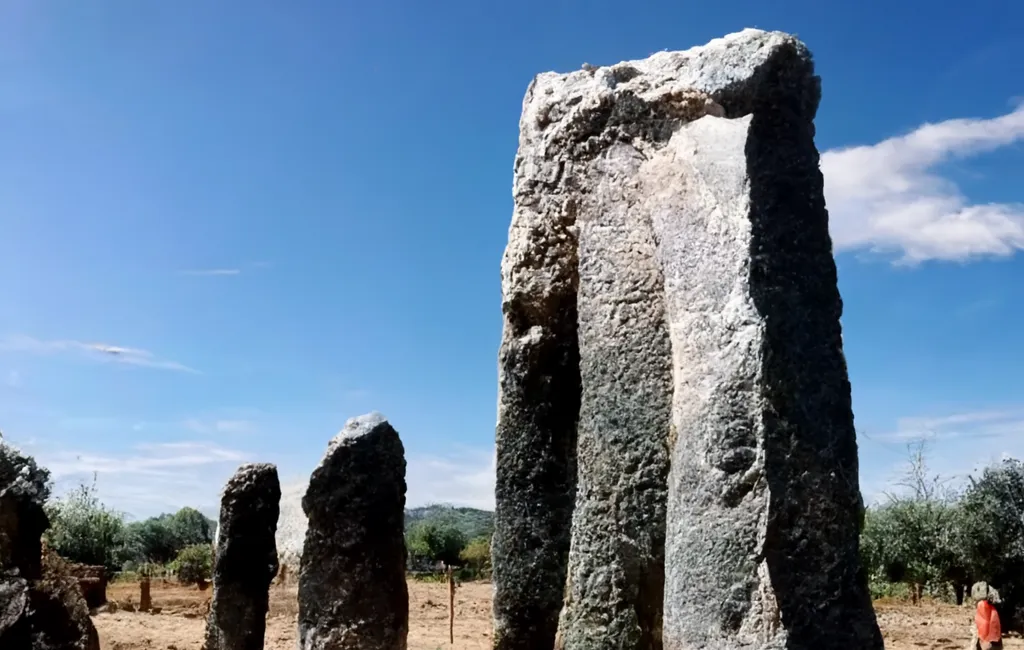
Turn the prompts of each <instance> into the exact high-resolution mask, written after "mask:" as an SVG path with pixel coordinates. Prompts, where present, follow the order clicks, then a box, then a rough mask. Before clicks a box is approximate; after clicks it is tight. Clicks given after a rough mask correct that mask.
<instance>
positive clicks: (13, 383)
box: [4, 370, 21, 388]
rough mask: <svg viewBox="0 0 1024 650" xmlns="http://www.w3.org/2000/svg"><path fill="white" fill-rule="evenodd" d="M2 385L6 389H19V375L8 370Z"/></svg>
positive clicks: (14, 371) (15, 371)
mask: <svg viewBox="0 0 1024 650" xmlns="http://www.w3.org/2000/svg"><path fill="white" fill-rule="evenodd" d="M4 383H5V384H7V387H8V388H21V373H20V372H18V371H17V370H10V371H8V372H7V376H6V377H4Z"/></svg>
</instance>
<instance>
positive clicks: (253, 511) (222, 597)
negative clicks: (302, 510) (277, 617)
mask: <svg viewBox="0 0 1024 650" xmlns="http://www.w3.org/2000/svg"><path fill="white" fill-rule="evenodd" d="M280 502H281V485H280V482H279V481H278V478H277V468H276V467H275V466H274V465H270V464H265V463H259V464H249V465H242V466H241V467H240V468H238V471H237V472H235V474H234V476H232V477H231V478H230V479H229V480H228V482H227V485H225V486H224V491H223V492H222V493H221V498H220V517H219V521H218V524H217V534H216V539H215V542H214V544H215V560H214V565H213V566H214V570H213V598H212V600H211V602H210V615H209V618H208V620H207V623H206V645H205V650H262V648H263V641H264V635H265V633H266V624H267V610H268V608H269V605H270V592H269V590H270V582H271V580H273V579H274V576H275V575H277V547H276V544H275V542H274V535H275V532H276V530H277V519H278V514H279V509H280V505H279V504H280Z"/></svg>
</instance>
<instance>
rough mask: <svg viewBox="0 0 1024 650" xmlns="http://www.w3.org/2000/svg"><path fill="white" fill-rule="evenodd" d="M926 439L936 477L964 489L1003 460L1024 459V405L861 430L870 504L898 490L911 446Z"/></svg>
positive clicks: (920, 418)
mask: <svg viewBox="0 0 1024 650" xmlns="http://www.w3.org/2000/svg"><path fill="white" fill-rule="evenodd" d="M920 441H924V442H925V444H926V450H927V453H926V457H927V461H928V466H929V469H930V470H931V472H930V473H931V475H933V476H938V477H940V478H941V479H943V480H945V481H948V482H949V484H950V485H951V486H952V487H962V486H963V485H964V484H965V481H966V479H967V477H968V476H970V475H974V474H977V473H978V472H980V471H981V470H982V469H983V468H984V467H986V466H988V465H990V464H992V463H994V462H997V461H999V460H1000V459H1001V458H1003V457H1013V458H1024V407H1021V406H1016V405H1015V406H1010V407H1007V408H998V409H989V410H979V411H967V412H959V413H947V414H942V415H931V416H914V417H904V418H900V419H899V420H897V422H896V428H895V431H892V432H889V433H885V434H880V435H879V434H876V435H867V434H865V433H864V432H860V435H859V448H860V467H861V491H862V492H863V494H864V498H865V500H866V501H867V502H869V503H877V502H879V501H881V500H884V498H885V494H886V493H887V492H891V491H893V490H897V491H898V488H897V482H898V480H899V478H900V476H902V475H903V474H904V473H905V472H906V469H907V461H908V458H909V450H908V446H909V445H913V444H916V443H918V442H920Z"/></svg>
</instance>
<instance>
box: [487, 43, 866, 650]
mask: <svg viewBox="0 0 1024 650" xmlns="http://www.w3.org/2000/svg"><path fill="white" fill-rule="evenodd" d="M819 98H820V82H819V79H818V78H817V77H816V76H815V75H814V72H813V65H812V63H811V59H810V55H809V54H808V52H807V50H806V48H805V47H804V46H803V44H801V43H800V42H799V41H797V40H796V39H794V38H793V37H791V36H789V35H786V34H782V33H778V32H773V33H768V32H762V31H759V30H745V31H743V32H740V33H738V34H732V35H730V36H727V37H725V38H723V39H717V40H715V41H712V42H711V43H709V44H707V45H706V46H703V47H699V48H694V49H691V50H688V51H685V52H663V53H659V54H656V55H654V56H652V57H651V58H649V59H646V60H644V61H632V62H627V63H620V64H617V65H615V66H611V67H608V68H596V69H595V68H592V67H588V68H587V69H585V70H582V71H578V72H574V73H570V74H567V75H557V74H553V73H548V74H542V75H540V76H538V77H537V78H536V79H535V80H534V82H533V84H532V85H531V87H530V89H529V90H528V92H527V96H526V99H525V101H524V106H523V115H522V119H521V121H520V148H519V153H518V156H517V159H516V175H515V201H516V207H515V212H514V215H513V221H512V227H511V228H510V231H509V244H508V248H507V249H506V253H505V258H504V260H503V266H502V272H503V295H504V304H503V307H504V312H505V331H504V336H503V339H502V348H501V353H500V376H501V384H500V390H501V394H500V398H499V423H498V431H497V441H498V484H497V489H496V499H497V513H496V514H497V516H496V531H495V550H494V580H495V605H494V608H495V611H494V615H495V647H496V648H500V649H504V648H509V649H511V648H546V647H551V645H552V643H554V642H555V640H554V639H552V637H551V636H550V635H551V633H552V628H551V621H552V616H553V613H554V612H555V611H557V609H558V606H559V603H556V602H555V601H554V599H553V598H552V593H553V589H555V588H556V587H558V586H560V584H561V583H560V582H559V581H560V578H561V573H560V572H561V571H564V570H565V569H564V567H566V560H565V558H566V551H565V548H564V535H565V530H566V528H565V527H566V524H567V522H568V516H569V515H568V510H569V507H568V505H567V499H569V498H572V497H575V508H574V513H573V514H572V533H571V539H572V545H571V551H569V553H568V570H567V574H568V580H567V582H566V584H565V603H564V609H563V610H562V612H561V617H560V623H559V630H558V639H557V643H558V644H559V647H562V648H567V649H571V650H577V649H578V650H583V649H591V648H608V649H609V650H610V649H612V648H615V649H616V650H618V649H624V648H637V649H647V648H661V647H662V644H663V646H664V648H665V650H683V649H684V648H685V649H696V648H712V647H715V648H718V647H729V648H758V649H765V650H767V649H769V648H779V649H781V648H787V649H789V650H801V649H804V648H806V649H810V648H815V649H816V650H821V649H826V648H828V649H832V648H836V649H839V648H863V649H878V648H881V647H882V639H881V635H880V633H879V631H878V627H877V624H876V621H875V618H874V613H873V611H872V609H871V604H870V600H869V597H868V592H867V583H866V577H865V575H864V574H863V572H862V571H861V569H860V566H859V559H858V523H859V521H860V518H861V516H862V504H861V500H860V492H859V488H858V479H857V449H856V438H855V435H854V429H853V416H852V410H851V406H850V386H849V382H848V379H847V373H846V365H845V360H844V357H843V353H842V342H841V335H840V326H839V316H840V314H841V310H842V303H841V300H840V298H839V293H838V290H837V288H836V269H835V263H834V261H833V258H832V254H831V240H830V238H829V234H828V216H827V212H826V211H825V205H824V199H823V196H822V178H821V174H820V172H819V170H818V153H817V150H816V149H815V146H814V126H813V119H814V115H815V112H816V110H817V105H818V101H819ZM577 317H578V321H579V326H578V329H577V327H576V324H575V323H574V322H573V321H575V319H576V318H577ZM577 369H579V373H577V372H576V370H577ZM577 417H578V426H577ZM574 438H578V452H577V447H576V445H574V444H573V439H574ZM669 460H671V462H669ZM577 463H578V468H579V471H578V477H579V478H578V484H577V483H576V481H574V480H573V479H574V474H573V466H574V465H576V464H577ZM670 465H671V473H670V474H669V470H668V467H669V466H670ZM666 477H667V478H666ZM666 492H667V497H666ZM666 498H667V516H666V514H665V513H666ZM666 521H667V524H666ZM663 553H664V555H662V554H663ZM662 567H664V571H665V575H664V581H663V582H662V580H661V570H662ZM662 586H663V587H664V600H663V603H664V620H663V622H662V620H661V619H662V611H661V607H660V606H659V603H658V599H659V597H660V591H661V588H662Z"/></svg>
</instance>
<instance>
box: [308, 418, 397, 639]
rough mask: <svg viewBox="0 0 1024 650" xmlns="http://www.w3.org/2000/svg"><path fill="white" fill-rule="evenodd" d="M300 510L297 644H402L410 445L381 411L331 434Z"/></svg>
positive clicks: (356, 420) (351, 421)
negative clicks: (302, 525)
mask: <svg viewBox="0 0 1024 650" xmlns="http://www.w3.org/2000/svg"><path fill="white" fill-rule="evenodd" d="M302 509H303V510H304V511H305V513H306V517H307V518H308V522H309V523H308V528H307V529H306V542H305V546H304V547H303V551H302V558H301V563H300V574H299V647H300V650H405V648H406V637H407V635H408V631H409V595H408V588H407V586H406V583H405V560H406V555H405V537H404V524H405V451H404V448H403V446H402V441H401V440H400V439H399V437H398V433H397V432H396V431H395V430H394V429H393V428H392V427H391V425H390V424H388V422H387V420H385V419H384V417H383V416H381V415H380V414H379V413H371V414H368V415H363V416H360V417H357V418H352V419H351V420H349V421H348V422H347V423H346V424H345V428H344V429H343V430H342V431H341V433H339V434H338V435H337V436H335V437H334V438H333V439H332V440H331V442H330V443H329V444H328V446H327V453H326V454H325V455H324V458H323V460H321V461H320V465H319V467H317V468H316V469H315V470H314V471H313V474H312V476H311V477H310V480H309V487H308V489H307V491H306V495H305V496H304V497H303V499H302Z"/></svg>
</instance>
